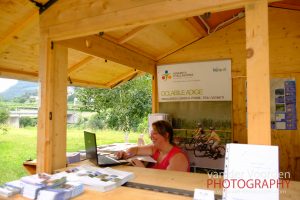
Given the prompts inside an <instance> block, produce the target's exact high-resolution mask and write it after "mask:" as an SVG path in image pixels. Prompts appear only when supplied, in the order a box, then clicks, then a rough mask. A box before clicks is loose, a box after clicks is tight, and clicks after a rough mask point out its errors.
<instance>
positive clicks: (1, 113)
mask: <svg viewBox="0 0 300 200" xmlns="http://www.w3.org/2000/svg"><path fill="white" fill-rule="evenodd" d="M8 118H9V110H8V109H7V108H5V107H4V106H1V105H0V124H4V123H5V122H6V121H7V120H8Z"/></svg>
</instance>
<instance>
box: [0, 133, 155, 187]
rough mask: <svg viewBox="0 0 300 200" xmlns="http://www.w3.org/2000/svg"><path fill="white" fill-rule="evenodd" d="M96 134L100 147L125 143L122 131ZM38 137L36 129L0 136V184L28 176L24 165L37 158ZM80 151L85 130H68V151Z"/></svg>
mask: <svg viewBox="0 0 300 200" xmlns="http://www.w3.org/2000/svg"><path fill="white" fill-rule="evenodd" d="M92 132H95V131H92ZM96 134H97V144H98V145H101V144H111V143H115V142H124V134H123V132H120V131H112V130H101V131H96ZM36 135H37V134H36V128H22V129H14V128H10V129H9V132H8V133H7V134H4V135H3V134H0V184H3V183H5V182H7V181H11V180H16V179H19V178H20V177H22V176H25V175H27V173H26V171H25V170H24V169H23V166H22V163H23V161H25V160H27V159H30V158H31V159H34V158H36V138H37V137H36ZM138 137H139V134H138V133H130V136H129V141H130V142H133V143H135V142H137V139H138ZM144 138H145V141H146V143H149V142H150V139H149V137H147V136H145V137H144ZM80 149H84V141H83V130H78V129H68V133H67V151H68V152H72V151H78V150H80Z"/></svg>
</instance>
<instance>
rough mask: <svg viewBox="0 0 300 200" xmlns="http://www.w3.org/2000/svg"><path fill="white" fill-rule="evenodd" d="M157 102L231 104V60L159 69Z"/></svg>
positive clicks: (167, 66)
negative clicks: (217, 102) (222, 102)
mask: <svg viewBox="0 0 300 200" xmlns="http://www.w3.org/2000/svg"><path fill="white" fill-rule="evenodd" d="M157 79H158V99H159V102H176V101H231V99H232V94H231V88H232V86H231V60H217V61H204V62H191V63H180V64H171V65H161V66H158V68H157Z"/></svg>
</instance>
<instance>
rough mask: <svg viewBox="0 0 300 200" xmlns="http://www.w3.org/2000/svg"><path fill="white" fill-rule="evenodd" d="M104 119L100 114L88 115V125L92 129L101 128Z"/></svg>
mask: <svg viewBox="0 0 300 200" xmlns="http://www.w3.org/2000/svg"><path fill="white" fill-rule="evenodd" d="M104 124H105V123H104V121H103V118H102V117H101V115H100V114H98V113H97V114H95V115H92V116H91V117H90V119H89V120H88V127H89V128H91V129H92V130H97V129H103V128H104Z"/></svg>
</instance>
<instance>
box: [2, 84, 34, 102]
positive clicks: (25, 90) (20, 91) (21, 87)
mask: <svg viewBox="0 0 300 200" xmlns="http://www.w3.org/2000/svg"><path fill="white" fill-rule="evenodd" d="M37 93H38V84H37V83H35V82H28V81H18V83H17V84H16V85H14V86H12V87H10V88H8V89H7V90H5V91H4V92H2V93H0V98H1V99H3V100H12V99H14V98H16V97H21V96H24V95H25V94H27V95H29V94H30V95H34V96H36V95H37Z"/></svg>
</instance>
